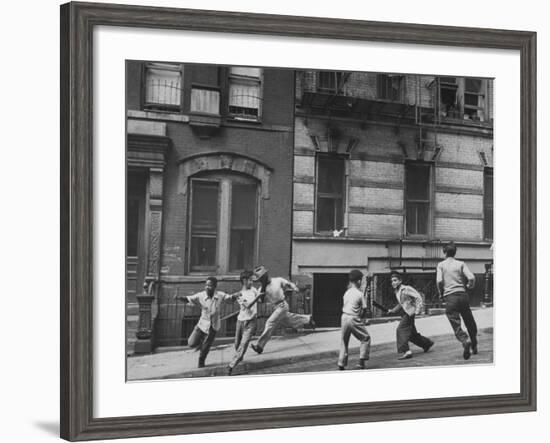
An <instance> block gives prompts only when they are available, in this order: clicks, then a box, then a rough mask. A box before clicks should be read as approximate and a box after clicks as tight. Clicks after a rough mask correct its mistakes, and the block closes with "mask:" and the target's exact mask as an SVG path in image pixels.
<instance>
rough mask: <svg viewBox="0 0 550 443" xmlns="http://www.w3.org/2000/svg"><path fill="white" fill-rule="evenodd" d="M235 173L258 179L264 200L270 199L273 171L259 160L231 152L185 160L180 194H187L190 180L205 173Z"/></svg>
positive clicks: (196, 156)
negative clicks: (200, 173) (270, 183)
mask: <svg viewBox="0 0 550 443" xmlns="http://www.w3.org/2000/svg"><path fill="white" fill-rule="evenodd" d="M220 170H223V171H233V172H238V173H241V174H246V175H248V176H251V177H254V178H256V179H257V180H258V181H260V183H261V193H262V198H264V199H268V198H269V182H270V178H271V173H272V171H273V170H272V169H271V168H270V167H268V166H267V165H265V164H263V163H262V162H260V161H259V160H256V159H253V158H251V157H246V156H242V155H239V154H235V153H229V152H212V153H205V154H200V155H194V156H192V157H187V158H184V159H183V160H182V161H181V162H180V165H179V177H178V192H179V193H180V194H183V195H186V194H187V187H188V182H189V178H190V177H192V176H193V175H195V174H198V173H199V172H203V171H220Z"/></svg>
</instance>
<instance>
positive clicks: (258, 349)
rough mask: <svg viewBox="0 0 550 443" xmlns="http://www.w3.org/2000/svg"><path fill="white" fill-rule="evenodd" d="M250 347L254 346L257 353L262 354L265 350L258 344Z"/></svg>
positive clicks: (253, 348)
mask: <svg viewBox="0 0 550 443" xmlns="http://www.w3.org/2000/svg"><path fill="white" fill-rule="evenodd" d="M250 347H251V348H252V350H253V351H254V352H255V353H256V354H261V353H262V352H264V350H263V349H262V348H260V347H259V346H258V345H255V344H251V345H250Z"/></svg>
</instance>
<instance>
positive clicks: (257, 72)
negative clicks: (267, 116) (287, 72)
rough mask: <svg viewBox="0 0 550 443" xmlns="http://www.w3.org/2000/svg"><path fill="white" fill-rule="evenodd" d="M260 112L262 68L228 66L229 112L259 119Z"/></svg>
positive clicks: (235, 115)
mask: <svg viewBox="0 0 550 443" xmlns="http://www.w3.org/2000/svg"><path fill="white" fill-rule="evenodd" d="M261 112H262V69H260V68H243V67H232V68H229V114H230V115H231V116H233V117H234V118H236V119H241V120H259V119H260V117H261Z"/></svg>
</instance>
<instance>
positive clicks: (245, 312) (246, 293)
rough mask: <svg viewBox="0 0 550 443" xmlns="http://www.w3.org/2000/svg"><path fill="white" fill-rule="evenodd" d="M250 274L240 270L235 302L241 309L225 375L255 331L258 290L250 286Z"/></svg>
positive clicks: (241, 357) (244, 350) (245, 347)
mask: <svg viewBox="0 0 550 443" xmlns="http://www.w3.org/2000/svg"><path fill="white" fill-rule="evenodd" d="M252 275H253V274H252V271H243V272H241V283H242V285H243V287H242V289H241V291H240V293H239V295H238V296H237V303H239V305H240V308H241V309H240V311H239V316H238V317H237V329H236V331H235V354H234V355H233V358H232V359H231V362H230V363H229V366H228V368H227V375H231V373H232V372H233V369H234V368H235V366H237V365H238V364H239V362H241V361H242V359H243V357H244V354H245V353H246V350H247V348H248V344H249V343H250V340H252V336H253V335H254V333H255V332H256V317H257V313H258V304H257V303H256V301H257V300H256V298H257V297H258V294H259V291H258V290H257V289H256V288H255V287H254V286H252Z"/></svg>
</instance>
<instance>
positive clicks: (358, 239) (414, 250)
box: [121, 60, 498, 382]
mask: <svg viewBox="0 0 550 443" xmlns="http://www.w3.org/2000/svg"><path fill="white" fill-rule="evenodd" d="M493 88H494V85H493V79H491V78H473V77H467V76H460V73H457V75H456V76H448V75H445V76H442V75H438V74H437V73H434V74H433V75H427V74H414V73H390V72H350V71H329V70H311V69H298V68H284V67H276V68H275V67H261V66H226V65H213V64H194V63H187V62H186V61H185V60H182V61H181V62H180V63H175V62H173V61H171V62H166V61H158V60H127V61H126V135H127V138H126V270H125V271H126V318H125V319H121V322H122V321H124V322H125V329H126V376H127V377H126V378H127V381H130V382H131V381H146V380H160V379H181V378H191V377H212V376H217V377H234V376H255V375H263V374H286V373H303V372H323V371H372V370H384V369H389V368H392V369H396V368H411V367H445V366H456V365H488V364H489V365H490V364H493V344H494V340H493V337H494V334H495V331H494V319H493V309H494V304H495V302H498V295H497V294H494V293H493V273H494V269H493V246H494V245H493V225H494V220H493V173H494V170H493V162H494V156H495V152H494V149H495V146H494V142H493Z"/></svg>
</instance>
